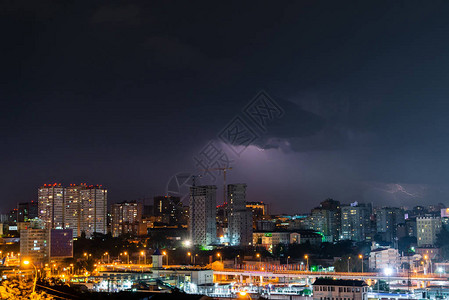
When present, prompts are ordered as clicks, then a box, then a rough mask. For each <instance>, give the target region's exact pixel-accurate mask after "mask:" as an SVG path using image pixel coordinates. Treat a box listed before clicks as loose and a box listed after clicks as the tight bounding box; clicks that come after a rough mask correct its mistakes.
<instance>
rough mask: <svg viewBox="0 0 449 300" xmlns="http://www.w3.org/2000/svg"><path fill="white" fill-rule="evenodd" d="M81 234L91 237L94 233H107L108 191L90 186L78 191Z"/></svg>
mask: <svg viewBox="0 0 449 300" xmlns="http://www.w3.org/2000/svg"><path fill="white" fill-rule="evenodd" d="M80 198H81V222H80V223H81V232H84V233H85V234H86V236H87V237H91V236H92V235H93V233H94V232H97V233H102V234H106V233H107V229H108V227H107V200H108V191H107V190H106V189H105V188H103V187H102V186H101V185H90V186H86V187H85V188H84V189H82V190H80Z"/></svg>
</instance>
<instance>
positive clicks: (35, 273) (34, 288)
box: [23, 260, 37, 294]
mask: <svg viewBox="0 0 449 300" xmlns="http://www.w3.org/2000/svg"><path fill="white" fill-rule="evenodd" d="M23 264H24V265H25V266H28V265H32V266H33V268H34V284H33V294H34V291H36V282H37V268H36V266H35V265H34V264H33V263H32V262H31V261H29V260H24V261H23Z"/></svg>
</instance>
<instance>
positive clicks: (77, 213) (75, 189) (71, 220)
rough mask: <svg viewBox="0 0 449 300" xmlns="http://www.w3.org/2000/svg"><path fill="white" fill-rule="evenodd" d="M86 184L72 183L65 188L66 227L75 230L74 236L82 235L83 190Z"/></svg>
mask: <svg viewBox="0 0 449 300" xmlns="http://www.w3.org/2000/svg"><path fill="white" fill-rule="evenodd" d="M85 188H86V184H80V185H76V184H70V186H68V187H66V189H65V210H66V212H65V220H64V224H65V228H66V229H72V230H73V236H81V207H82V203H81V190H82V189H85Z"/></svg>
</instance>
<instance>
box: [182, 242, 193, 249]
mask: <svg viewBox="0 0 449 300" xmlns="http://www.w3.org/2000/svg"><path fill="white" fill-rule="evenodd" d="M182 243H183V244H184V247H190V246H192V241H191V240H185V241H184V242H182Z"/></svg>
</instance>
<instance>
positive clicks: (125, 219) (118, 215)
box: [111, 201, 146, 237]
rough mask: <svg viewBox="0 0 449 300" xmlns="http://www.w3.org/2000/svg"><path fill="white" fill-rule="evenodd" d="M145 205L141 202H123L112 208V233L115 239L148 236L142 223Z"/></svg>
mask: <svg viewBox="0 0 449 300" xmlns="http://www.w3.org/2000/svg"><path fill="white" fill-rule="evenodd" d="M142 211H143V204H142V203H140V202H136V201H132V202H121V203H116V204H113V205H112V206H111V215H112V221H111V233H112V236H113V237H118V236H121V235H125V234H130V235H133V236H139V235H144V234H146V228H145V226H143V225H144V224H143V223H142Z"/></svg>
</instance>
